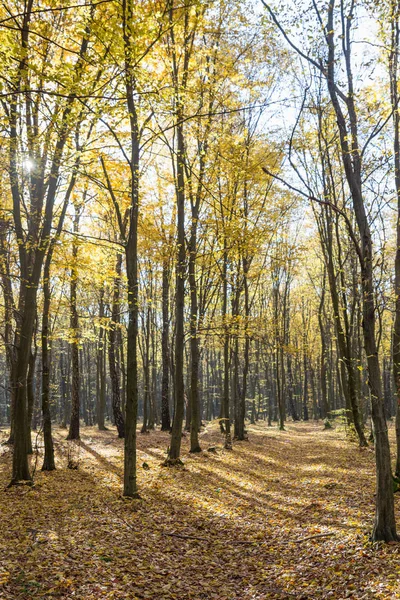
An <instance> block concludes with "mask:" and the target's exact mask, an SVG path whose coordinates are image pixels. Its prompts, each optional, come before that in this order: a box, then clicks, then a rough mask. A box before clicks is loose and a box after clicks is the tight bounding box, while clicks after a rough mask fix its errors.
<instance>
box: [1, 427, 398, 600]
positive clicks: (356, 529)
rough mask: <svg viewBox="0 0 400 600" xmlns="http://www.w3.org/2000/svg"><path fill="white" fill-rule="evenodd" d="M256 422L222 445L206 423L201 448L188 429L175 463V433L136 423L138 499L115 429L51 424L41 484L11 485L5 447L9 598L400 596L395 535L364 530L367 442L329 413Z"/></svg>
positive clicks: (369, 487) (370, 469)
mask: <svg viewBox="0 0 400 600" xmlns="http://www.w3.org/2000/svg"><path fill="white" fill-rule="evenodd" d="M1 433H2V438H3V440H5V439H6V432H5V431H3V432H1ZM248 433H249V441H248V442H240V443H236V444H235V445H234V449H233V451H227V450H223V445H222V441H223V440H222V438H221V435H220V433H219V430H218V425H217V423H213V424H209V425H207V427H206V428H205V430H204V432H202V435H201V444H202V447H203V449H204V452H202V453H201V454H198V455H190V454H189V453H188V438H186V437H185V438H183V459H184V467H180V468H172V469H171V468H165V467H162V466H160V465H161V463H162V462H163V460H164V459H165V456H166V455H165V451H166V448H167V446H168V441H169V435H168V434H167V433H162V432H153V433H151V434H149V435H139V436H138V438H139V450H138V464H139V465H140V466H139V486H140V493H141V499H140V500H126V499H123V498H122V497H121V476H122V464H123V441H122V440H118V439H117V438H116V435H115V432H114V431H105V432H98V431H97V430H96V429H95V428H86V429H83V432H82V439H81V442H80V443H78V444H75V443H72V442H66V441H65V437H66V432H65V430H60V429H58V430H56V431H55V438H56V446H57V465H58V469H57V470H56V471H54V472H52V473H42V472H40V471H39V466H40V464H41V458H40V457H39V459H38V462H37V465H38V469H37V470H36V473H35V485H34V487H33V488H29V487H13V488H11V489H7V490H6V489H5V487H6V485H7V483H8V481H9V478H10V467H11V463H10V453H9V449H8V447H7V446H2V447H1V448H2V456H1V459H0V484H1V486H2V488H1V491H0V508H1V528H0V559H1V565H0V598H7V599H12V600H17V599H25V598H26V599H28V598H65V599H66V598H78V599H82V600H93V599H97V598H109V599H111V598H116V599H117V598H118V599H125V600H134V599H136V598H138V599H139V598H140V599H142V598H143V599H146V598H148V599H153V600H170V599H171V600H172V599H175V600H189V599H190V600H235V599H237V600H250V599H252V600H261V599H267V598H268V599H274V598H288V599H290V598H298V599H301V598H304V599H312V600H314V599H318V598H334V599H341V598H358V599H373V598H386V599H392V598H400V554H399V552H400V544H399V545H397V544H396V545H381V544H371V543H370V542H369V539H368V534H369V531H370V527H371V523H372V518H373V511H374V496H373V494H374V456H373V451H372V449H366V450H360V449H358V447H357V446H356V444H354V443H352V442H351V441H350V440H349V439H347V438H346V435H345V432H344V431H343V430H340V429H339V430H338V429H336V430H332V431H323V428H322V425H321V424H305V423H299V424H289V425H288V427H287V431H285V432H279V431H277V430H276V429H273V428H268V427H266V426H265V425H264V424H260V425H254V426H253V425H252V426H249V428H248ZM212 446H213V447H215V449H214V451H208V450H207V449H208V448H210V447H212ZM32 460H33V461H35V456H34V457H33V458H32ZM68 461H70V462H72V463H75V464H73V466H77V467H78V468H77V469H68V468H67V463H68ZM397 496H398V495H397ZM399 503H400V498H397V497H396V507H397V514H398V524H399V528H400V514H399V512H400V510H399V508H400V507H399Z"/></svg>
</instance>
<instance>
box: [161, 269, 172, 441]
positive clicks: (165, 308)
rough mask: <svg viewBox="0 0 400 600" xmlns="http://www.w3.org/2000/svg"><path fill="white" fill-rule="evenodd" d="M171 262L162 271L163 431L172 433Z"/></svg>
mask: <svg viewBox="0 0 400 600" xmlns="http://www.w3.org/2000/svg"><path fill="white" fill-rule="evenodd" d="M169 275H170V273H169V260H168V259H167V258H165V259H164V262H163V271H162V338H161V355H162V380H161V431H170V429H171V417H170V414H169Z"/></svg>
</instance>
